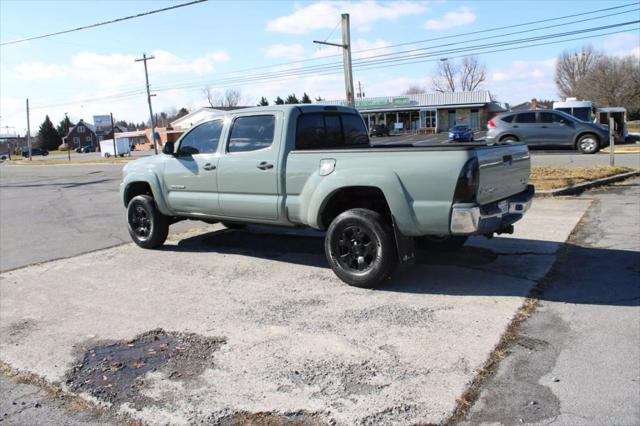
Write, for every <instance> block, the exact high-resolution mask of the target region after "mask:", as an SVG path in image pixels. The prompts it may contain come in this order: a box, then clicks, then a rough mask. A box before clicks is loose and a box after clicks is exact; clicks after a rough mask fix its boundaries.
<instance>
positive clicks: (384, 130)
mask: <svg viewBox="0 0 640 426" xmlns="http://www.w3.org/2000/svg"><path fill="white" fill-rule="evenodd" d="M369 136H389V128H388V127H387V126H386V125H385V124H374V125H373V126H372V127H371V130H370V131H369Z"/></svg>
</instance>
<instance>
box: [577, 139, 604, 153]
mask: <svg viewBox="0 0 640 426" xmlns="http://www.w3.org/2000/svg"><path fill="white" fill-rule="evenodd" d="M576 146H577V147H578V151H580V152H581V153H583V154H595V153H596V152H598V150H599V149H600V144H599V142H598V137H597V136H596V135H592V134H587V135H583V136H580V139H578V143H577V144H576Z"/></svg>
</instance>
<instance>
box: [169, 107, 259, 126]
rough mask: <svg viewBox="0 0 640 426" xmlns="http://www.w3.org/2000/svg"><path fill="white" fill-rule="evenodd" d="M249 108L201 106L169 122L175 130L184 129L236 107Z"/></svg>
mask: <svg viewBox="0 0 640 426" xmlns="http://www.w3.org/2000/svg"><path fill="white" fill-rule="evenodd" d="M243 108H250V107H248V106H235V107H216V108H212V107H202V108H198V109H196V110H194V111H192V112H190V113H189V114H187V115H185V116H182V117H180V118H178V119H176V120H174V121H172V122H171V127H172V128H173V129H175V130H180V129H182V130H186V129H189V128H190V127H192V126H195V125H196V124H198V123H201V122H203V121H205V120H208V119H210V118H213V117H215V116H217V115H220V114H224V113H226V112H228V111H233V110H236V109H243Z"/></svg>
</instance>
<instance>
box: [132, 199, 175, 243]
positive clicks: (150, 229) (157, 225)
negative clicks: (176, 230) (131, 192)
mask: <svg viewBox="0 0 640 426" xmlns="http://www.w3.org/2000/svg"><path fill="white" fill-rule="evenodd" d="M127 222H128V225H129V235H131V239H133V242H135V243H136V244H137V245H139V246H140V247H142V248H146V249H154V248H157V247H160V246H161V245H162V244H164V242H165V241H166V239H167V235H169V218H168V217H167V216H165V215H163V214H162V213H161V212H160V210H158V206H157V205H156V202H155V200H154V199H153V197H150V196H149V195H138V196H136V197H133V198H132V199H131V201H129V205H128V206H127Z"/></svg>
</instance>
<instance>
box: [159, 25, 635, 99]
mask: <svg viewBox="0 0 640 426" xmlns="http://www.w3.org/2000/svg"><path fill="white" fill-rule="evenodd" d="M638 22H640V20H636V21H628V22H622V23H617V24H612V25H604V26H599V27H592V28H586V29H580V30H574V31H567V32H562V33H554V34H546V35H540V36H535V37H527V38H521V39H515V40H503V41H499V42H493V43H485V44H479V45H473V46H467V47H460V48H455V49H445V50H438V51H433V52H429V53H421V54H406V53H404V52H400V53H397V55H401V56H396V57H394V58H385V59H371V58H369V59H361V60H358V61H354V65H353V66H354V68H360V67H361V66H364V65H372V64H382V63H392V62H396V61H398V60H403V61H407V60H414V59H419V58H424V57H430V56H440V57H444V56H447V55H450V54H455V53H460V52H464V51H468V50H473V49H487V48H493V47H501V46H507V45H513V44H519V43H526V42H533V41H539V40H545V39H550V38H558V37H565V36H571V35H577V34H582V33H586V32H594V31H600V30H606V29H611V28H617V27H620V26H627V25H632V24H637V23H638ZM455 44H458V43H455ZM403 53H404V54H403ZM341 66H342V65H341V64H340V63H331V64H320V65H314V66H309V67H301V68H295V69H291V70H286V71H278V72H272V73H263V74H253V75H246V76H239V77H232V78H225V79H218V80H211V81H209V82H208V84H209V85H214V86H215V85H221V84H229V83H236V84H241V83H251V82H255V81H260V80H265V79H267V80H268V79H272V78H277V77H282V76H287V75H298V76H300V75H309V74H315V73H317V72H322V71H326V70H331V69H340V68H341ZM202 84H204V83H203V82H197V83H186V84H181V85H177V86H173V87H160V88H157V89H156V90H157V91H167V90H175V89H188V88H191V87H194V86H201V85H202Z"/></svg>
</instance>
